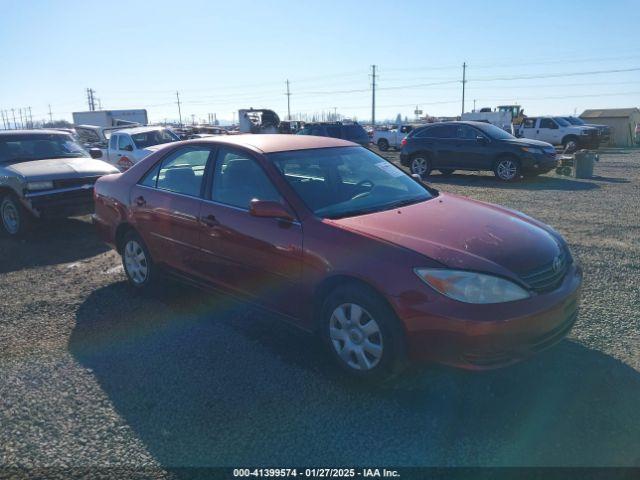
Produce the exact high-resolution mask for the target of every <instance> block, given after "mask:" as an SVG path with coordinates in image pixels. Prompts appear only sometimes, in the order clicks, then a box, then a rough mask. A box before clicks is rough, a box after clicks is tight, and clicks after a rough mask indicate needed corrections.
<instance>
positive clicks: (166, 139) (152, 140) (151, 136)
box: [131, 130, 180, 148]
mask: <svg viewBox="0 0 640 480" xmlns="http://www.w3.org/2000/svg"><path fill="white" fill-rule="evenodd" d="M131 138H132V139H133V143H135V144H136V147H138V148H147V147H151V146H152V145H160V144H163V143H171V142H177V141H178V140H180V138H179V137H178V136H177V135H176V134H175V133H173V132H172V131H170V130H150V131H148V132H140V133H134V134H133V135H131Z"/></svg>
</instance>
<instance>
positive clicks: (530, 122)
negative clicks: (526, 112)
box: [522, 118, 536, 128]
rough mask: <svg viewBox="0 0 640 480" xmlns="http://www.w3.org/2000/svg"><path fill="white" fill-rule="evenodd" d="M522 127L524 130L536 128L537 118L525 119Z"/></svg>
mask: <svg viewBox="0 0 640 480" xmlns="http://www.w3.org/2000/svg"><path fill="white" fill-rule="evenodd" d="M522 126H523V127H524V128H536V119H535V118H525V119H524V122H522Z"/></svg>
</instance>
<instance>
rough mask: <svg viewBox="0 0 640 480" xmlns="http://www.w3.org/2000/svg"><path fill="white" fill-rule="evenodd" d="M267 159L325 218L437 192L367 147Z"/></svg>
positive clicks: (424, 197)
mask: <svg viewBox="0 0 640 480" xmlns="http://www.w3.org/2000/svg"><path fill="white" fill-rule="evenodd" d="M268 157H269V160H270V161H271V162H273V164H274V165H275V166H276V167H277V168H278V170H279V171H280V172H281V173H282V175H283V176H284V178H285V180H286V181H287V182H288V183H289V185H291V187H292V188H293V189H294V190H295V191H296V192H297V193H298V195H300V197H301V198H302V201H303V202H304V203H305V204H306V205H307V206H308V207H309V208H310V209H311V210H312V211H313V212H314V213H315V214H316V215H317V216H319V217H322V218H340V217H351V216H355V215H362V214H366V213H372V212H376V211H381V210H389V209H391V208H395V207H399V206H402V205H409V204H411V203H417V202H423V201H425V200H429V199H430V198H433V196H434V195H435V193H434V192H431V191H429V190H428V189H427V188H425V187H424V186H422V185H421V184H419V183H418V182H416V181H415V180H414V179H413V178H411V177H410V176H409V175H407V174H406V173H405V172H403V171H402V170H400V169H399V168H398V167H396V166H395V165H393V164H392V163H389V162H388V161H386V160H385V159H384V158H382V157H379V156H378V155H376V154H375V153H373V152H371V151H370V150H367V149H366V148H363V147H338V148H321V149H312V150H299V151H292V152H280V153H272V154H270V155H268Z"/></svg>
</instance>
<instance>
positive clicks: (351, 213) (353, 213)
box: [326, 198, 428, 220]
mask: <svg viewBox="0 0 640 480" xmlns="http://www.w3.org/2000/svg"><path fill="white" fill-rule="evenodd" d="M425 200H428V198H405V199H402V200H397V201H395V202H391V203H385V204H383V205H375V206H373V207H368V208H359V209H357V210H349V211H347V212H341V213H336V214H334V215H328V216H327V217H326V218H330V219H332V220H335V219H338V218H344V217H355V216H357V215H366V214H367V213H373V212H381V211H384V210H392V209H394V208H398V207H404V206H405V205H411V204H413V203H418V202H423V201H425Z"/></svg>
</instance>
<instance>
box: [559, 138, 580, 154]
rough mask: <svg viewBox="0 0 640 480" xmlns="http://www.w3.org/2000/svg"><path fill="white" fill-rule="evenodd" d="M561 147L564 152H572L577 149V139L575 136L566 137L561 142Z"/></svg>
mask: <svg viewBox="0 0 640 480" xmlns="http://www.w3.org/2000/svg"><path fill="white" fill-rule="evenodd" d="M562 147H563V148H564V151H565V152H566V153H573V152H575V151H576V150H578V139H577V138H576V137H567V138H565V140H564V141H563V142H562Z"/></svg>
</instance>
